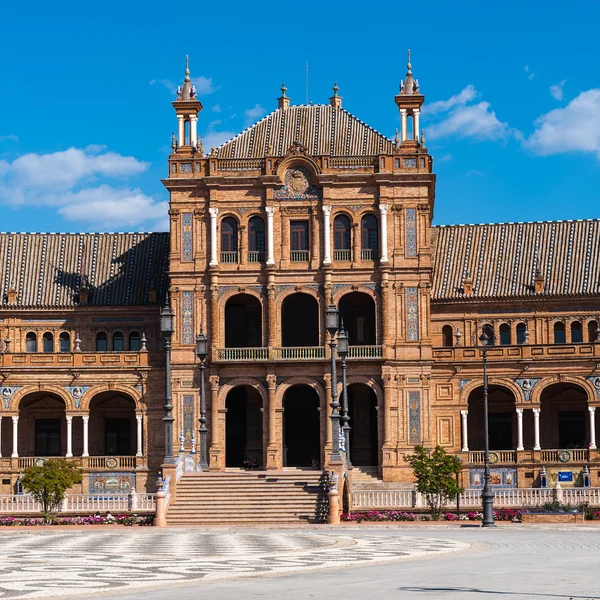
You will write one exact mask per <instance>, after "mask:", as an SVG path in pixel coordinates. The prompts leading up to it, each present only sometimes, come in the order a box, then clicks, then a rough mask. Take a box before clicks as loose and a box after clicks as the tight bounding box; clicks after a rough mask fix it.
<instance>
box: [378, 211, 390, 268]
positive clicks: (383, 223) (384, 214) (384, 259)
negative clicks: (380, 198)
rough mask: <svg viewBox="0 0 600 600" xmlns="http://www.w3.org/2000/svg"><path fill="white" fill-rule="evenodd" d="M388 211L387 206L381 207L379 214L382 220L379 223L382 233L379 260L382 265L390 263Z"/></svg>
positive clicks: (380, 234)
mask: <svg viewBox="0 0 600 600" xmlns="http://www.w3.org/2000/svg"><path fill="white" fill-rule="evenodd" d="M387 211H388V205H387V204H380V205H379V212H380V213H381V219H380V221H379V226H380V233H379V238H380V241H379V243H380V245H381V257H380V259H379V262H380V263H386V262H388V254H387V251H388V243H387Z"/></svg>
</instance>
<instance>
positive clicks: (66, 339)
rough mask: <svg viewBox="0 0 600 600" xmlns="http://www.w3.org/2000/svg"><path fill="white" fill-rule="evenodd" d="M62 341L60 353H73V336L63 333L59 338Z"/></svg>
mask: <svg viewBox="0 0 600 600" xmlns="http://www.w3.org/2000/svg"><path fill="white" fill-rule="evenodd" d="M59 340H60V351H61V352H71V336H70V335H69V334H68V333H67V332H66V331H63V332H62V333H61V334H60V337H59Z"/></svg>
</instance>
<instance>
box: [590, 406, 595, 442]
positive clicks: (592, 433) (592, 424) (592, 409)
mask: <svg viewBox="0 0 600 600" xmlns="http://www.w3.org/2000/svg"><path fill="white" fill-rule="evenodd" d="M588 410H589V411H590V450H595V449H596V407H595V406H588Z"/></svg>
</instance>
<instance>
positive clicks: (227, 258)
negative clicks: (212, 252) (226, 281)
mask: <svg viewBox="0 0 600 600" xmlns="http://www.w3.org/2000/svg"><path fill="white" fill-rule="evenodd" d="M237 261H238V253H237V251H234V252H221V262H222V263H234V264H235V263H237Z"/></svg>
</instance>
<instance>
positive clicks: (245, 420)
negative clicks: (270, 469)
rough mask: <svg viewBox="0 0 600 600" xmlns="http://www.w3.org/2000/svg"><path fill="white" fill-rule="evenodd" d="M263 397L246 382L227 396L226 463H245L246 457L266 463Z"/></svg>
mask: <svg viewBox="0 0 600 600" xmlns="http://www.w3.org/2000/svg"><path fill="white" fill-rule="evenodd" d="M261 407H262V398H261V395H260V394H259V393H258V391H257V390H255V389H254V388H252V387H250V386H247V385H243V386H239V387H235V388H233V389H232V390H231V391H230V392H229V393H228V394H227V399H226V400H225V408H226V409H227V416H226V419H225V456H226V459H225V466H227V467H243V466H244V461H245V460H248V461H249V462H250V464H254V465H258V466H259V467H261V468H262V467H263V427H262V411H261V410H260V409H261Z"/></svg>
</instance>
